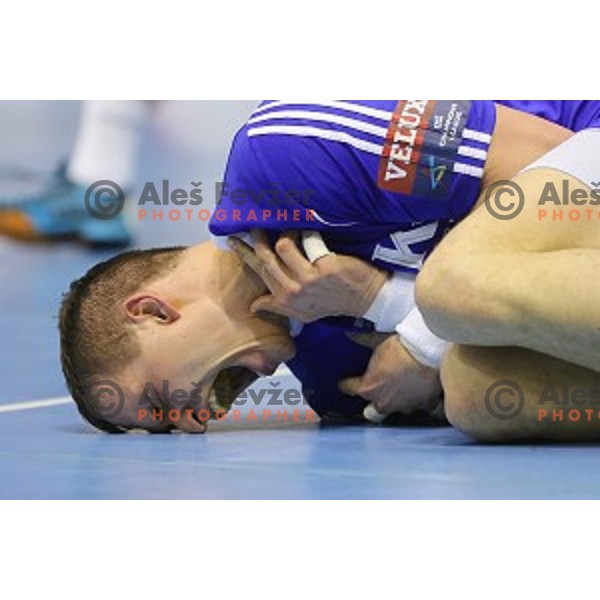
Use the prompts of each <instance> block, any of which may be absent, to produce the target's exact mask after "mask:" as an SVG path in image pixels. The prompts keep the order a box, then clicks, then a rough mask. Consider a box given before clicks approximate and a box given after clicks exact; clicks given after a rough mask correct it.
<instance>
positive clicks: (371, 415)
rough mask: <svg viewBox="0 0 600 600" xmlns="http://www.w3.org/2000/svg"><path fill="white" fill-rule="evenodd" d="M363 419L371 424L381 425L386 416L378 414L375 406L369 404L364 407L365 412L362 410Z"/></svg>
mask: <svg viewBox="0 0 600 600" xmlns="http://www.w3.org/2000/svg"><path fill="white" fill-rule="evenodd" d="M363 417H364V418H365V419H366V420H367V421H371V423H377V424H379V423H383V421H385V419H386V417H387V415H384V414H383V413H380V412H378V411H377V409H376V408H375V405H374V404H373V403H372V402H371V404H369V405H368V406H366V407H365V410H363Z"/></svg>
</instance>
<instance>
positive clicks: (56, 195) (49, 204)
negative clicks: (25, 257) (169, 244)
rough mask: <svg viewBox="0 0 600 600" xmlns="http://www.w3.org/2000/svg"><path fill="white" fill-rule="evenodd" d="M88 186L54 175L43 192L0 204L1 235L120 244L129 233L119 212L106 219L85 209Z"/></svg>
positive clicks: (100, 244)
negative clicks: (32, 196)
mask: <svg viewBox="0 0 600 600" xmlns="http://www.w3.org/2000/svg"><path fill="white" fill-rule="evenodd" d="M86 192H87V188H85V187H83V186H80V185H76V184H74V183H71V182H69V181H68V180H67V179H66V178H64V177H63V176H62V173H59V174H57V176H56V178H55V180H54V181H53V182H52V183H51V184H49V187H48V189H47V191H46V192H44V193H43V194H40V195H39V196H37V197H34V198H27V199H20V200H19V201H18V202H13V203H12V204H10V203H6V204H1V203H0V234H2V235H5V236H8V237H12V238H14V239H20V240H25V241H53V240H63V239H77V240H79V241H81V242H83V243H85V244H89V245H91V246H110V247H123V246H128V245H129V244H130V243H131V236H130V234H129V231H128V229H127V226H126V224H125V221H124V219H123V215H122V214H118V215H116V216H115V217H112V218H110V219H107V220H100V219H98V218H97V217H95V216H93V215H92V214H91V213H90V212H89V210H88V208H86V203H85V195H86Z"/></svg>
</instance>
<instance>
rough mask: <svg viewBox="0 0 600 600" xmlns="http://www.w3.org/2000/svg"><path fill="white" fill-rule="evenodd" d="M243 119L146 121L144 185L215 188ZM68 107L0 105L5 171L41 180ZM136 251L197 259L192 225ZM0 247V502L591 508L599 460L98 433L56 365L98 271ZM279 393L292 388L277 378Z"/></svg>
mask: <svg viewBox="0 0 600 600" xmlns="http://www.w3.org/2000/svg"><path fill="white" fill-rule="evenodd" d="M252 106H253V103H252V102H248V103H239V102H238V103H213V102H210V103H185V102H183V103H165V104H162V105H160V106H158V107H156V109H155V114H154V117H153V119H152V122H151V123H150V124H149V126H148V131H147V134H146V139H145V142H144V148H143V150H142V156H141V165H140V170H139V181H140V182H143V181H146V180H154V181H159V180H161V179H165V178H170V179H172V180H173V181H178V180H180V181H182V182H183V183H184V184H185V183H186V182H189V181H191V180H194V181H197V179H198V178H201V179H202V181H203V182H206V183H205V187H206V188H207V189H209V188H210V187H211V186H212V185H213V184H214V182H216V181H218V180H219V179H220V178H221V171H222V167H223V161H224V158H225V153H226V150H227V146H228V142H229V139H230V136H231V134H232V133H233V131H234V130H235V128H236V126H237V125H238V124H239V123H240V122H241V121H242V120H243V119H244V117H245V116H246V115H247V114H248V112H249V111H250V110H251V109H252ZM78 110H79V106H78V104H77V103H68V102H64V103H57V102H49V103H16V102H4V103H0V131H1V132H2V136H1V138H0V166H3V167H5V166H7V165H22V166H26V167H28V168H36V169H40V170H46V171H50V170H52V169H54V168H55V167H56V165H57V164H58V163H59V162H60V161H61V160H64V159H65V158H66V157H67V155H68V152H69V149H70V147H71V144H72V142H73V136H74V133H75V129H76V124H77V115H78ZM136 231H137V239H138V242H139V245H140V246H149V245H164V244H181V243H193V242H196V241H199V240H201V239H202V238H203V237H204V236H205V235H206V233H205V226H204V225H203V224H201V223H200V224H199V223H189V224H188V223H179V224H169V223H150V224H139V223H137V224H136ZM106 256H107V254H106V253H94V252H90V251H86V250H82V249H81V248H78V247H76V246H71V245H61V246H49V245H42V246H27V245H21V244H15V243H12V242H8V241H5V240H1V239H0V289H1V293H0V340H1V344H2V348H1V351H0V381H1V382H2V385H1V387H0V497H1V498H51V499H54V498H99V499H108V498H307V499H312V498H356V499H362V498H383V499H387V498H441V499H444V498H449V499H452V498H598V497H600V448H599V447H598V446H597V445H582V446H566V445H530V446H524V445H523V446H520V445H512V446H484V445H478V444H475V443H473V442H471V441H469V440H468V439H467V438H466V437H464V436H463V435H462V434H461V433H459V432H458V431H455V430H453V429H451V428H449V427H437V428H423V427H421V428H391V427H386V428H380V427H376V426H351V427H341V426H321V425H319V424H316V423H314V424H313V423H304V424H295V423H290V422H288V423H283V422H276V421H272V422H267V423H245V424H235V423H224V424H218V425H217V426H215V427H214V428H213V430H212V431H211V432H209V433H208V434H207V435H204V436H186V435H164V436H148V435H123V436H110V435H106V434H101V433H97V432H95V431H93V430H92V429H91V428H89V427H88V426H86V425H85V424H84V423H83V422H82V421H81V419H80V418H79V416H78V414H77V411H76V410H75V408H74V405H72V403H71V402H70V401H69V400H68V398H66V397H65V395H66V391H65V388H64V386H63V383H62V377H61V375H60V371H59V364H58V358H57V357H58V341H57V335H56V314H57V310H58V303H59V300H60V296H61V293H62V292H63V291H64V290H65V289H66V288H67V286H68V284H69V282H70V281H71V280H72V279H73V278H75V277H77V276H79V275H80V274H82V273H83V271H84V270H85V269H86V268H88V267H89V266H91V265H92V264H94V263H95V262H97V261H98V260H100V259H101V258H104V257H106ZM274 378H275V379H278V380H279V381H281V383H282V384H284V385H285V386H287V387H294V386H295V385H296V384H295V382H294V381H293V379H292V378H291V376H289V375H286V374H282V375H277V374H276V375H275V376H274Z"/></svg>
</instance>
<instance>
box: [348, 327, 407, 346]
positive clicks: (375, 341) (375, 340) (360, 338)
mask: <svg viewBox="0 0 600 600" xmlns="http://www.w3.org/2000/svg"><path fill="white" fill-rule="evenodd" d="M346 335H347V336H348V337H349V338H350V339H351V340H352V341H353V342H355V343H356V344H358V345H359V346H364V347H365V348H371V349H372V350H375V348H377V346H379V345H380V344H383V342H385V340H387V339H388V338H389V337H391V336H392V335H396V334H395V333H379V332H378V331H369V332H365V333H359V332H356V333H353V332H349V333H346Z"/></svg>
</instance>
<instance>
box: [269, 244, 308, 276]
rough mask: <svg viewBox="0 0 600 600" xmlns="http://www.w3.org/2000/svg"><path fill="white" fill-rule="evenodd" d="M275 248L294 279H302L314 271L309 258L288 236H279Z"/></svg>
mask: <svg viewBox="0 0 600 600" xmlns="http://www.w3.org/2000/svg"><path fill="white" fill-rule="evenodd" d="M275 250H276V252H277V255H278V256H279V258H280V259H281V260H282V261H283V263H284V264H285V266H286V267H287V269H288V270H289V272H290V273H291V274H292V276H293V277H294V278H295V279H304V278H306V277H309V276H310V275H313V274H315V273H316V270H315V268H314V267H313V265H312V264H311V262H310V261H309V260H307V259H306V257H305V256H304V255H303V254H302V252H300V248H298V246H297V245H296V244H295V243H294V242H293V241H292V240H291V239H290V238H289V237H281V238H279V240H277V243H276V244H275Z"/></svg>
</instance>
